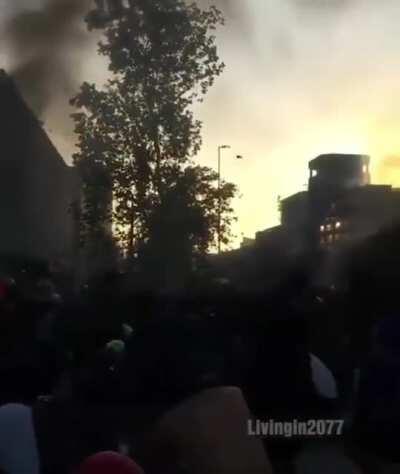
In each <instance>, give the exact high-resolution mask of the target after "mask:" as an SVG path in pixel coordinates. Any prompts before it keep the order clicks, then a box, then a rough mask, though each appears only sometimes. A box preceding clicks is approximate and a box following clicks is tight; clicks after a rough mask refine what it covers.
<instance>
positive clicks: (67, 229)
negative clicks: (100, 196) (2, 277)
mask: <svg viewBox="0 0 400 474" xmlns="http://www.w3.org/2000/svg"><path fill="white" fill-rule="evenodd" d="M0 104H1V109H0V220H1V223H2V228H1V232H0V259H1V260H2V261H4V260H5V259H8V260H9V259H10V258H11V259H12V258H16V259H19V260H21V259H26V260H28V261H29V260H45V261H48V262H54V261H58V262H65V263H66V264H67V265H72V264H73V260H74V258H75V256H76V252H77V245H78V234H79V232H78V229H77V218H76V217H77V216H76V212H77V211H78V209H79V205H80V181H79V179H78V175H77V173H76V171H75V169H74V168H72V167H70V166H67V165H66V163H65V162H64V160H63V159H62V157H61V156H60V154H59V153H58V152H57V150H56V149H55V147H54V146H53V144H52V143H51V141H50V139H49V137H48V136H47V134H46V132H45V131H44V130H43V127H42V125H41V124H40V122H39V121H38V120H37V119H36V117H35V116H34V114H33V113H32V111H31V110H30V109H29V108H28V106H27V105H26V103H25V102H24V100H23V99H22V97H21V95H20V94H19V92H18V90H17V88H16V86H15V84H14V82H13V81H12V79H11V78H10V77H9V76H8V75H7V74H6V73H5V72H4V71H1V72H0Z"/></svg>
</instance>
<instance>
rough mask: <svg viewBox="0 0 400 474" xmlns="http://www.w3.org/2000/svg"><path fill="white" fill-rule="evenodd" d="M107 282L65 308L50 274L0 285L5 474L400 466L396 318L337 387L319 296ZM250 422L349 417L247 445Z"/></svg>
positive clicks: (0, 439) (282, 471)
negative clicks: (320, 347) (173, 290)
mask: <svg viewBox="0 0 400 474" xmlns="http://www.w3.org/2000/svg"><path fill="white" fill-rule="evenodd" d="M105 282H106V283H105V285H104V282H103V285H102V286H101V285H100V286H99V287H98V288H96V290H97V291H91V288H89V289H88V288H86V289H85V291H82V293H81V294H79V295H78V296H76V295H75V296H74V297H73V298H70V297H68V298H66V297H64V295H63V294H59V293H58V291H57V289H56V288H55V285H54V284H53V282H52V280H51V279H50V278H49V276H48V275H45V276H41V277H40V278H36V279H35V281H34V283H32V284H31V285H30V287H29V291H27V290H26V288H25V287H24V288H22V287H21V286H20V285H19V283H18V281H17V282H15V281H14V280H12V279H11V278H2V279H1V280H0V381H1V382H0V384H1V385H0V473H1V474H135V473H138V474H139V473H140V474H143V473H146V474H180V473H182V474H184V473H188V474H196V473H199V474H218V473H221V474H225V473H226V474H228V473H239V472H240V473H248V474H253V473H254V474H256V473H260V474H262V473H265V474H269V473H271V474H272V473H276V474H297V473H299V474H300V473H315V474H318V473H319V472H321V473H330V472H332V473H333V472H337V473H344V474H346V473H347V472H348V473H354V474H355V473H363V474H369V473H380V472H385V471H384V469H386V468H389V467H390V468H393V467H394V466H395V465H396V463H400V455H399V453H400V451H399V450H398V446H397V436H396V435H397V428H398V427H400V379H399V378H398V375H397V374H398V373H399V372H398V370H397V369H398V368H399V365H400V319H398V317H397V316H396V315H389V316H388V317H383V318H381V319H380V320H379V322H378V323H377V324H375V325H374V326H373V327H371V338H370V340H369V342H368V344H367V347H368V350H367V351H366V352H365V357H363V358H360V357H359V358H358V360H357V358H353V359H352V363H350V362H349V364H348V367H347V368H348V373H349V374H350V375H349V376H348V377H341V374H340V370H339V368H338V367H332V366H331V367H329V368H328V366H327V365H329V364H327V363H326V362H325V361H324V360H323V354H322V355H321V354H320V353H315V352H313V351H314V347H313V345H312V344H311V343H310V333H312V330H313V329H312V328H310V323H309V319H308V316H309V314H310V313H312V312H313V311H315V309H314V307H313V305H315V306H316V307H318V308H319V309H318V311H319V317H320V318H323V317H324V311H325V310H324V305H323V303H324V297H321V296H320V295H312V296H310V295H307V298H305V299H304V298H303V296H304V295H302V298H299V295H298V293H297V295H296V297H294V296H293V295H292V294H290V292H288V289H287V288H286V289H285V292H286V293H284V294H283V293H282V292H277V293H276V294H274V295H269V296H268V298H267V297H263V298H260V297H259V296H256V295H247V296H245V295H243V294H242V295H241V294H239V293H238V292H236V291H234V290H233V289H232V288H229V287H228V286H225V287H224V288H222V286H221V285H219V286H218V285H217V283H215V288H214V290H215V291H214V290H213V289H211V290H210V288H209V289H208V290H207V291H205V292H204V291H203V292H201V291H197V292H196V291H189V290H188V291H185V292H184V293H181V294H179V295H155V294H154V293H153V292H145V291H141V292H134V293H133V294H129V293H127V294H124V293H123V292H120V291H118V289H117V286H118V284H117V283H116V281H115V279H107V280H105ZM305 301H306V302H305ZM383 316H384V315H383ZM354 361H356V362H354ZM250 419H256V420H277V421H281V422H291V421H293V420H296V421H302V420H303V421H307V420H340V419H343V420H344V430H343V432H341V433H340V436H330V437H322V438H321V437H315V438H312V437H310V436H303V437H301V436H300V437H299V436H297V437H291V438H288V437H285V436H264V437H262V436H251V435H250V434H249V432H248V420H250ZM399 469H400V468H399ZM399 472H400V470H399Z"/></svg>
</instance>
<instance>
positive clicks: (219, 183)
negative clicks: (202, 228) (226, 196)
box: [217, 145, 230, 253]
mask: <svg viewBox="0 0 400 474" xmlns="http://www.w3.org/2000/svg"><path fill="white" fill-rule="evenodd" d="M228 148H230V145H220V146H219V147H218V229H217V231H218V253H221V211H222V210H221V202H222V201H221V150H226V149H228Z"/></svg>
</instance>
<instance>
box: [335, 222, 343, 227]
mask: <svg viewBox="0 0 400 474" xmlns="http://www.w3.org/2000/svg"><path fill="white" fill-rule="evenodd" d="M335 227H336V229H340V228H341V227H342V223H341V222H340V221H337V222H336V224H335Z"/></svg>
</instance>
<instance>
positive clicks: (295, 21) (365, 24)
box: [0, 0, 400, 237]
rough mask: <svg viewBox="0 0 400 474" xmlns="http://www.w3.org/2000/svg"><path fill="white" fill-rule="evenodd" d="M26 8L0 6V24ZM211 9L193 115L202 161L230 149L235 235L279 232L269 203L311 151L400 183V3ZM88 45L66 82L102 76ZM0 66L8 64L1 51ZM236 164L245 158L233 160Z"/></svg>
mask: <svg viewBox="0 0 400 474" xmlns="http://www.w3.org/2000/svg"><path fill="white" fill-rule="evenodd" d="M33 3H34V0H26V1H22V0H19V1H16V0H13V2H11V0H9V1H6V0H0V8H1V11H0V15H1V17H2V18H7V16H8V15H9V11H10V5H14V7H13V8H14V10H15V8H16V6H17V7H18V6H19V8H22V6H23V5H25V6H26V5H32V4H33ZM37 3H38V4H39V3H40V0H37ZM202 3H203V4H207V3H208V0H203V1H202ZM215 3H217V4H219V5H220V6H221V8H222V9H224V10H225V12H226V14H227V17H228V18H227V24H226V26H225V27H224V29H223V30H222V31H220V33H219V34H218V44H219V50H220V56H221V57H222V59H223V60H224V62H225V63H226V65H227V68H226V70H225V73H224V75H223V76H222V77H221V78H220V79H219V80H218V81H217V83H216V85H215V86H214V88H213V89H212V90H211V92H210V93H209V95H208V97H207V100H206V102H205V103H204V104H202V105H201V107H199V108H198V109H197V113H198V115H199V117H200V118H201V119H202V120H203V122H204V130H203V132H204V146H203V149H202V151H201V153H200V155H199V159H200V161H201V162H202V163H203V164H207V165H209V166H216V164H217V146H218V145H219V144H229V145H231V146H232V149H231V150H225V152H224V156H223V167H222V173H223V177H224V178H226V179H227V180H230V181H233V182H235V183H237V184H238V185H239V187H240V191H241V194H242V197H241V199H239V200H238V201H237V203H236V211H237V215H238V218H239V223H238V226H237V229H236V233H237V234H238V236H239V237H240V234H241V233H244V234H245V235H246V236H253V235H254V233H255V232H256V231H258V230H262V229H264V228H266V227H268V226H271V225H275V224H276V223H278V217H279V216H278V213H277V198H278V196H279V195H280V196H287V195H289V194H291V193H293V192H296V191H298V190H302V189H305V187H304V185H305V184H306V182H307V162H308V161H309V160H310V159H312V158H313V157H315V156H316V155H318V154H320V153H328V152H352V153H354V152H360V153H369V154H371V157H372V160H373V166H372V173H373V175H372V176H373V181H374V182H389V183H391V184H396V185H400V166H398V165H399V164H400V158H399V159H398V158H397V156H399V157H400V133H399V132H400V35H399V33H398V25H399V23H400V1H399V0H221V1H216V2H215ZM94 44H95V41H94V38H93V37H89V36H88V37H87V39H86V40H85V41H84V42H83V46H82V47H79V48H75V49H74V47H73V46H72V44H70V45H69V53H68V57H69V59H70V69H71V71H73V73H74V76H75V77H77V78H79V79H82V80H83V79H89V80H95V79H99V80H100V79H101V78H102V76H103V74H104V67H103V66H102V64H101V61H99V60H98V59H96V57H95V55H94V51H95V45H94ZM2 58H3V61H4V62H5V65H7V64H8V63H7V55H6V52H5V51H3V54H2ZM60 110H61V103H60V99H58V100H57V101H55V102H54V101H53V103H52V104H50V105H49V107H48V108H47V111H46V112H45V113H44V114H45V118H46V125H47V128H48V129H51V130H52V137H53V139H54V141H55V143H56V144H57V146H58V147H59V148H60V150H61V151H62V153H63V154H64V156H65V159H66V160H68V155H69V154H70V142H71V135H70V134H65V133H64V130H65V127H64V117H65V113H64V112H63V114H62V115H61V116H60ZM237 154H241V155H243V156H244V158H245V159H244V160H240V161H236V160H235V159H234V157H235V155H237Z"/></svg>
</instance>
